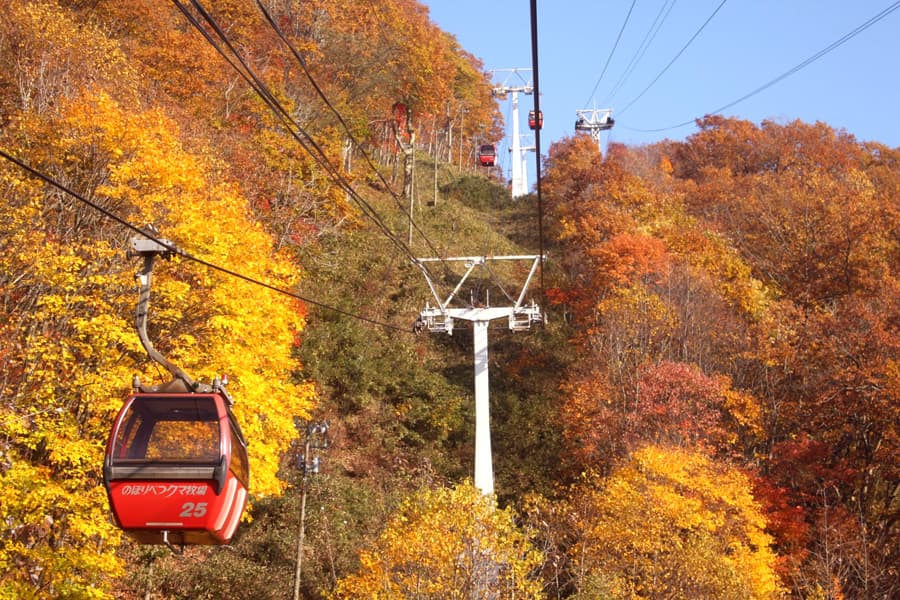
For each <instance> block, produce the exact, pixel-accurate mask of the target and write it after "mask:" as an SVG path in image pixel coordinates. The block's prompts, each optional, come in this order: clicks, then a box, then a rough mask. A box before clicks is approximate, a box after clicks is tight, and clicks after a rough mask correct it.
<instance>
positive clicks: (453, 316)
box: [414, 256, 544, 496]
mask: <svg viewBox="0 0 900 600" xmlns="http://www.w3.org/2000/svg"><path fill="white" fill-rule="evenodd" d="M540 258H541V257H540V256H490V257H489V256H467V257H459V258H444V259H441V258H419V259H416V263H417V264H418V266H419V267H420V268H421V269H422V272H423V273H424V274H425V280H426V281H427V282H428V287H429V288H430V289H431V293H432V296H433V297H434V299H435V301H436V302H437V304H438V306H437V307H431V306H429V305H428V304H427V303H426V304H425V310H423V311H422V312H421V313H420V314H419V316H418V318H417V319H416V324H415V327H414V330H415V331H417V332H418V331H423V330H425V329H427V330H428V331H433V332H439V333H446V334H448V335H452V334H453V321H454V320H457V319H459V320H463V321H471V322H472V330H473V345H474V352H475V487H477V488H478V489H479V490H481V493H482V494H484V495H486V496H490V495H492V494H493V493H494V467H493V459H492V453H491V429H490V427H491V426H490V387H489V377H488V324H489V323H490V322H491V321H493V320H494V319H502V318H504V317H505V318H506V319H508V322H509V328H510V330H512V331H525V330H528V329H530V328H531V324H532V323H542V322H543V320H544V317H543V314H542V313H541V309H540V308H539V307H538V306H537V305H536V304H535V303H534V302H532V303H531V304H530V305H528V306H525V305H523V300H524V298H525V292H526V291H527V290H528V285H529V284H530V283H531V279H532V277H534V273H535V271H536V270H537V268H538V265H539V264H540ZM497 260H530V261H532V265H531V271H530V272H529V273H528V278H527V279H526V280H525V283H524V285H523V286H522V291H521V293H520V294H519V297H518V299H517V300H516V301H515V304H514V305H513V306H504V307H499V306H498V307H491V306H486V307H475V306H469V307H465V308H451V307H450V306H449V305H450V302H451V301H452V300H453V299H454V297H455V296H456V294H457V293H458V292H459V290H460V288H461V287H462V285H463V283H465V281H466V279H467V278H468V277H469V275H470V274H471V273H472V271H473V270H474V269H475V268H476V267H478V266H485V267H486V263H487V261H497ZM427 262H445V263H446V262H463V263H464V264H465V266H466V269H467V270H466V273H465V274H464V275H463V276H462V278H461V279H460V281H459V283H458V284H457V285H456V287H455V288H454V289H453V291H452V292H450V295H449V296H447V298H446V300H441V298H440V296H439V295H438V293H437V290H436V289H435V287H434V282H433V281H432V280H431V275H430V273H429V272H428V269H426V268H425V264H424V263H427Z"/></svg>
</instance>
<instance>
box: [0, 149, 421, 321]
mask: <svg viewBox="0 0 900 600" xmlns="http://www.w3.org/2000/svg"><path fill="white" fill-rule="evenodd" d="M0 157H3V158H4V159H6V160H8V161H9V162H11V163H13V164H15V165H17V166H18V167H19V168H21V169H22V170H24V171H27V172H28V173H30V174H31V175H32V176H34V177H36V178H37V179H40V180H41V181H43V182H44V183H47V184H48V185H51V186H52V187H54V188H56V189H58V190H60V191H61V192H64V193H66V194H68V195H70V196H72V197H73V198H75V199H76V200H78V201H79V202H81V203H83V204H85V205H87V206H89V207H90V208H92V209H94V210H96V211H98V212H99V213H101V214H102V215H103V216H105V217H106V218H108V219H110V220H112V221H115V222H116V223H118V224H119V225H122V226H123V227H125V228H126V229H130V230H131V231H133V232H135V233H138V234H140V235H142V236H144V237H146V238H147V239H150V240H153V241H154V242H156V243H157V244H159V245H160V246H163V247H164V248H166V249H168V250H170V251H171V252H173V253H174V254H177V255H178V256H181V257H184V258H185V259H187V260H190V261H193V262H195V263H198V264H201V265H203V266H205V267H207V268H209V269H212V270H214V271H219V272H220V273H224V274H226V275H229V276H231V277H234V278H236V279H241V280H243V281H246V282H247V283H250V284H253V285H258V286H260V287H264V288H266V289H268V290H271V291H273V292H276V293H278V294H283V295H285V296H290V297H291V298H295V299H297V300H302V301H303V302H306V303H307V304H311V305H313V306H318V307H319V308H323V309H326V310H330V311H332V312H334V313H337V314H339V315H343V316H345V317H350V318H352V319H357V320H359V321H364V322H366V323H370V324H372V325H378V326H379V327H385V328H387V329H393V330H396V331H405V332H408V333H409V332H410V331H409V330H408V329H405V328H403V327H398V326H397V325H393V324H391V323H384V322H382V321H376V320H375V319H370V318H368V317H364V316H362V315H358V314H355V313H351V312H349V311H346V310H343V309H340V308H337V307H334V306H331V305H329V304H325V303H324V302H319V301H318V300H313V299H311V298H307V297H305V296H301V295H300V294H296V293H294V292H291V291H290V290H286V289H284V288H280V287H278V286H275V285H272V284H270V283H266V282H264V281H260V280H258V279H254V278H252V277H250V276H248V275H243V274H242V273H239V272H237V271H233V270H231V269H228V268H226V267H221V266H219V265H217V264H214V263H211V262H209V261H207V260H204V259H202V258H199V257H197V256H194V255H192V254H190V253H188V252H185V251H184V250H181V249H179V248H176V247H175V246H172V245H171V244H168V243H166V241H165V240H162V239H159V238H157V237H154V236H153V235H152V234H150V233H148V232H147V231H145V230H144V229H141V228H140V227H137V226H136V225H132V224H131V223H129V222H128V221H126V220H125V219H123V218H122V217H120V216H118V215H117V214H115V213H113V212H112V211H110V210H108V209H106V208H103V207H102V206H100V205H99V204H97V203H96V202H92V201H91V200H88V199H87V198H85V197H84V196H82V195H81V194H79V193H78V192H76V191H74V190H72V189H70V188H69V187H67V186H65V185H64V184H62V183H60V182H59V181H57V180H56V179H54V178H53V177H51V176H49V175H47V174H46V173H42V172H41V171H38V170H37V169H35V168H34V167H32V166H30V165H29V164H27V163H26V162H24V161H22V160H20V159H18V158H16V157H15V156H13V155H11V154H9V153H8V152H6V151H5V150H3V149H2V148H0Z"/></svg>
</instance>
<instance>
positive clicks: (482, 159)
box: [478, 144, 497, 167]
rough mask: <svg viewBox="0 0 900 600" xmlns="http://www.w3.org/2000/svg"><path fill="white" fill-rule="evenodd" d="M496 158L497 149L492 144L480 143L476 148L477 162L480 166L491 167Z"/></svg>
mask: <svg viewBox="0 0 900 600" xmlns="http://www.w3.org/2000/svg"><path fill="white" fill-rule="evenodd" d="M496 160H497V149H496V148H495V147H494V145H493V144H482V145H481V147H480V148H478V164H480V165H481V166H482V167H493V166H494V163H495V162H496Z"/></svg>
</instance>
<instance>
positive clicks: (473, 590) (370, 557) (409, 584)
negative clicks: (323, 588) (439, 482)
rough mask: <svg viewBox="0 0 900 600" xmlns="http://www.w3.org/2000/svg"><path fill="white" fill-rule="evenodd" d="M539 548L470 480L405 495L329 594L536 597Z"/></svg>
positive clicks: (507, 511)
mask: <svg viewBox="0 0 900 600" xmlns="http://www.w3.org/2000/svg"><path fill="white" fill-rule="evenodd" d="M540 561H541V556H540V553H539V552H538V551H537V550H535V549H534V548H533V547H532V546H531V543H530V542H529V541H528V538H527V537H526V536H525V535H524V534H523V533H522V532H521V531H519V530H518V529H517V528H516V526H515V515H514V514H513V513H512V511H511V510H510V509H504V510H500V509H498V508H496V507H495V506H494V500H493V498H489V497H486V496H484V495H483V494H482V493H481V492H480V491H479V490H478V489H476V488H475V487H474V486H473V485H472V484H471V482H468V483H464V484H461V485H458V486H456V487H454V488H451V489H437V490H431V489H425V490H423V491H421V492H419V493H418V494H417V495H415V496H413V497H411V498H409V499H407V500H406V501H405V502H404V503H403V504H402V505H401V507H400V508H399V510H398V511H397V513H396V514H395V516H394V517H393V518H392V519H391V521H390V522H389V523H388V524H387V526H386V527H385V529H384V531H383V532H382V534H381V535H380V536H379V538H378V539H377V540H376V541H375V542H374V544H373V546H372V547H371V548H369V549H367V550H364V551H362V552H361V553H360V565H361V566H360V570H359V571H358V572H357V573H356V574H354V575H350V576H347V577H345V578H343V579H341V580H340V581H339V582H338V585H337V587H336V589H335V592H334V594H333V595H332V598H334V599H340V598H353V599H357V598H384V599H391V600H393V599H395V598H422V599H428V598H433V599H435V600H438V599H441V600H445V599H446V600H452V599H460V600H462V599H468V598H487V597H494V598H498V599H504V598H539V597H540V591H541V586H540V584H539V583H538V582H537V581H534V580H533V579H531V578H530V574H531V572H532V571H533V570H534V569H535V568H536V567H537V566H538V565H539V564H540Z"/></svg>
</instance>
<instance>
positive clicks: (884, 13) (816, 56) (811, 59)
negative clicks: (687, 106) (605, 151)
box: [629, 0, 900, 133]
mask: <svg viewBox="0 0 900 600" xmlns="http://www.w3.org/2000/svg"><path fill="white" fill-rule="evenodd" d="M898 8H900V0H898V1H897V2H894V3H893V4H891V5H890V6H888V7H887V8H885V9H884V10H882V11H881V12H880V13H878V14H876V15H875V16H873V17H871V18H869V19H868V20H867V21H865V22H864V23H862V24H860V25H858V26H856V27H855V28H854V29H852V30H851V31H849V32H847V33H846V34H844V35H843V36H842V37H840V38H839V39H837V40H836V41H834V42H832V43H831V44H829V45H828V46H826V47H825V48H822V49H821V50H819V51H818V52H816V53H815V54H813V55H812V56H810V57H809V58H807V59H806V60H804V61H803V62H801V63H799V64H798V65H796V66H794V67H792V68H790V69H788V70H787V71H785V72H784V73H782V74H781V75H779V76H778V77H776V78H774V79H772V80H771V81H769V82H767V83H764V84H763V85H761V86H759V87H758V88H756V89H755V90H753V91H752V92H748V93H746V94H744V95H743V96H741V97H740V98H738V99H737V100H734V101H732V102H729V103H728V104H726V105H724V106H722V107H720V108H717V109H716V110H714V111H712V112H708V113H706V114H707V115H716V114H719V113H720V112H722V111H724V110H728V109H729V108H731V107H732V106H735V105H736V104H740V103H741V102H743V101H744V100H747V99H749V98H752V97H753V96H755V95H757V94H759V93H760V92H763V91H765V90H767V89H769V88H770V87H772V86H773V85H775V84H776V83H779V82H780V81H782V80H784V79H787V78H788V77H790V76H791V75H793V74H794V73H797V72H798V71H800V70H801V69H804V68H806V67H808V66H809V65H811V64H812V63H814V62H815V61H817V60H819V59H820V58H822V57H823V56H825V55H826V54H828V53H829V52H831V51H832V50H835V49H837V48H838V47H840V46H842V45H843V44H845V43H846V42H849V41H850V40H851V39H853V38H854V37H856V36H857V35H859V34H860V33H862V32H863V31H865V30H866V29H868V28H869V27H871V26H872V25H874V24H875V23H877V22H879V21H881V20H882V19H884V18H885V17H887V16H888V15H890V14H891V13H892V12H894V11H895V10H897V9H898ZM694 123H696V119H691V120H689V121H684V122H683V123H679V124H677V125H671V126H669V127H661V128H659V129H634V128H629V129H631V130H632V131H642V132H646V133H654V132H659V131H669V130H671V129H678V128H680V127H685V126H687V125H692V124H694Z"/></svg>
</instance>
